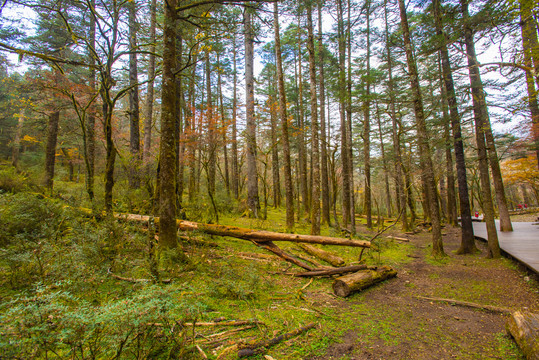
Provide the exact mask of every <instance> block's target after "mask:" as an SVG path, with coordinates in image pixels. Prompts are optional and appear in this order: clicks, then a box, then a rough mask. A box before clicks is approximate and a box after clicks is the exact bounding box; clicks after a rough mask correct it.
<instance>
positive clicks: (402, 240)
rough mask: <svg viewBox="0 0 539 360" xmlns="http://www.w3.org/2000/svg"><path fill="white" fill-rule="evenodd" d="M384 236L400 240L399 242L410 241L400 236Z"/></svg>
mask: <svg viewBox="0 0 539 360" xmlns="http://www.w3.org/2000/svg"><path fill="white" fill-rule="evenodd" d="M386 238H388V239H393V240H396V241H401V242H410V239H406V238H401V237H397V236H386Z"/></svg>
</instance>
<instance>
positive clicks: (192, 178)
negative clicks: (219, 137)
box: [187, 48, 198, 202]
mask: <svg viewBox="0 0 539 360" xmlns="http://www.w3.org/2000/svg"><path fill="white" fill-rule="evenodd" d="M197 60H198V49H197V48H196V49H195V55H194V59H193V69H192V71H191V75H190V79H189V92H188V94H189V98H188V102H189V112H190V115H191V122H190V129H189V133H190V136H189V142H188V144H189V146H188V148H187V149H188V154H187V158H188V159H189V165H188V167H189V202H193V201H194V200H195V196H196V194H197V190H198V186H196V184H197V181H196V176H197V175H196V174H197V169H196V167H197V166H196V156H197V151H196V133H197V119H196V117H195V116H194V114H193V112H194V108H195V90H196V69H197Z"/></svg>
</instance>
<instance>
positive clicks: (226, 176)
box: [217, 51, 230, 196]
mask: <svg viewBox="0 0 539 360" xmlns="http://www.w3.org/2000/svg"><path fill="white" fill-rule="evenodd" d="M217 68H218V70H217V89H218V91H219V108H220V111H221V134H222V140H223V160H224V163H225V169H224V172H225V174H224V180H225V188H226V194H227V196H230V175H229V174H230V171H229V165H228V135H227V133H228V124H227V121H226V115H225V104H224V102H223V85H222V80H221V73H222V72H223V71H222V69H221V59H220V56H219V51H217Z"/></svg>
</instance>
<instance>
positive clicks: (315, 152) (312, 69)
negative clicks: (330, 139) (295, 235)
mask: <svg viewBox="0 0 539 360" xmlns="http://www.w3.org/2000/svg"><path fill="white" fill-rule="evenodd" d="M307 33H308V37H307V50H308V52H309V78H310V79H309V81H310V85H311V86H310V90H311V159H312V178H313V180H312V185H311V234H312V235H319V234H320V150H319V147H320V141H319V129H318V101H317V94H316V59H315V53H314V31H313V15H312V6H311V5H310V4H308V5H307Z"/></svg>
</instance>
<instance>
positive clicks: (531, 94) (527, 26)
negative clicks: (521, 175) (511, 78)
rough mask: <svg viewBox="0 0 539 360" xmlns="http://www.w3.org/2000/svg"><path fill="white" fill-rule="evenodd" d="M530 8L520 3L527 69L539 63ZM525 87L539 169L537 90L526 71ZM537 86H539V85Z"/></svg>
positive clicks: (529, 3)
mask: <svg viewBox="0 0 539 360" xmlns="http://www.w3.org/2000/svg"><path fill="white" fill-rule="evenodd" d="M531 6H532V2H531V1H530V0H521V1H520V31H521V34H522V47H523V52H524V65H526V66H527V67H529V68H532V67H533V66H534V61H535V59H538V62H539V49H535V50H536V51H533V50H534V45H537V42H538V41H537V33H536V32H535V29H534V28H535V27H534V26H533V25H534V19H533V18H532V15H531ZM534 42H535V44H534ZM534 69H535V67H534ZM536 71H537V70H535V71H534V72H535V73H536ZM536 75H537V73H536ZM526 86H527V90H528V106H529V108H530V112H531V120H532V136H533V139H534V150H535V156H536V157H537V167H538V168H539V105H538V102H537V88H536V86H535V82H534V77H533V74H532V72H531V71H526ZM537 86H539V83H538V84H537Z"/></svg>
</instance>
